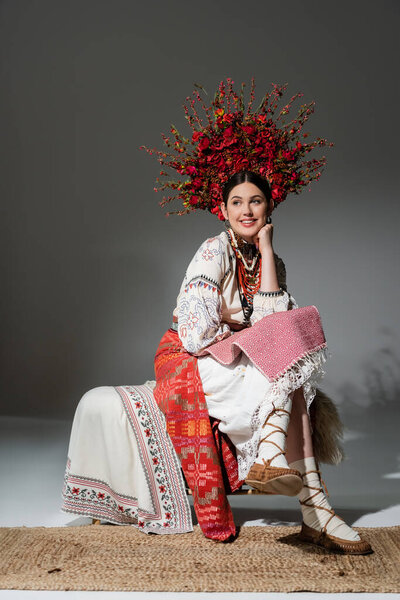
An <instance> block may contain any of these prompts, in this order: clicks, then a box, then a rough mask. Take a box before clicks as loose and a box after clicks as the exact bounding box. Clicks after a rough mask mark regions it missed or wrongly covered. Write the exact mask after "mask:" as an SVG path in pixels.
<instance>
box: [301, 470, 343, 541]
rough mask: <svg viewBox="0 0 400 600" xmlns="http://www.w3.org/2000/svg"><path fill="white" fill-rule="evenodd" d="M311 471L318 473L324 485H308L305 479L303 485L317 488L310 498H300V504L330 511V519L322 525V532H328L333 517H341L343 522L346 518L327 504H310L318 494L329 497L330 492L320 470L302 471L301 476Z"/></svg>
mask: <svg viewBox="0 0 400 600" xmlns="http://www.w3.org/2000/svg"><path fill="white" fill-rule="evenodd" d="M310 473H317V474H318V477H319V480H320V483H322V486H320V487H314V486H312V485H308V484H307V483H304V481H303V487H306V488H308V489H310V490H316V492H315V493H314V494H311V496H309V497H308V498H306V499H305V500H300V501H299V502H300V504H302V505H303V506H308V507H310V508H319V509H320V510H325V511H326V512H328V513H329V514H330V515H331V516H330V517H329V519H328V520H327V522H326V523H325V525H324V526H323V527H322V529H321V532H322V533H327V527H328V525H329V523H330V522H331V520H332V519H333V517H335V516H336V517H337V518H338V519H340V520H341V521H343V523H345V521H344V519H342V518H341V517H339V515H337V514H336V513H335V511H334V510H333V508H326V507H325V506H319V505H318V504H308V502H309V501H310V500H312V499H313V498H315V496H318V494H319V493H320V492H322V493H324V492H325V494H326V496H328V497H329V494H328V490H327V489H326V485H325V481H324V480H323V479H322V477H321V472H320V471H319V470H315V471H306V472H305V473H301V478H302V479H303V477H304V476H305V475H309V474H310Z"/></svg>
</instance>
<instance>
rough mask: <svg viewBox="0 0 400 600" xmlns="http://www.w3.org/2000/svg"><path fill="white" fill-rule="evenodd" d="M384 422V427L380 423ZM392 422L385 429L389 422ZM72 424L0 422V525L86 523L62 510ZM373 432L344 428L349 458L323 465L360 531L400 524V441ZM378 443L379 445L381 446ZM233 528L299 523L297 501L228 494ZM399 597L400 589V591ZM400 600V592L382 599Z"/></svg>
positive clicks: (47, 595) (334, 499) (340, 505)
mask: <svg viewBox="0 0 400 600" xmlns="http://www.w3.org/2000/svg"><path fill="white" fill-rule="evenodd" d="M381 425H382V424H381ZM389 425H390V424H389ZM70 427H71V423H70V422H65V421H49V420H38V419H21V418H14V417H3V418H1V419H0V481H1V482H2V493H1V495H0V496H1V498H0V526H1V527H17V526H22V525H25V526H28V527H34V526H46V527H54V526H64V525H65V526H76V525H82V524H85V523H89V522H90V520H89V519H83V518H74V517H72V516H71V515H67V514H64V513H62V512H61V511H60V504H61V488H62V482H63V475H64V468H65V461H66V453H67V448H68V439H69V432H70ZM369 429H370V428H369V427H367V426H365V427H364V430H361V431H349V432H347V435H346V438H347V441H346V445H345V449H346V454H347V457H348V458H347V460H346V461H345V462H344V463H342V464H341V465H340V466H338V467H330V466H326V467H325V468H324V470H323V475H324V479H325V482H326V484H327V486H328V490H330V501H331V504H332V505H333V507H334V508H335V509H336V511H337V513H338V514H340V515H341V516H342V517H343V518H344V519H345V520H346V521H347V522H348V523H349V524H351V525H355V526H362V527H378V526H379V527H384V526H390V525H400V493H399V487H400V485H399V484H400V469H399V465H398V457H399V447H398V441H397V439H398V436H397V435H392V434H391V429H390V431H389V430H387V431H386V435H385V431H383V432H382V427H380V431H381V435H382V436H383V437H382V440H379V439H375V438H373V439H371V432H370V430H369ZM380 442H382V443H380ZM230 500H231V505H232V507H233V511H234V516H235V521H236V523H237V524H238V525H243V526H250V525H278V524H299V523H300V511H299V509H298V502H297V500H296V499H295V498H288V497H284V496H279V497H275V498H274V497H271V498H266V497H243V496H241V497H231V499H230ZM399 592H400V590H399ZM66 594H68V598H73V599H76V598H83V599H84V600H87V599H89V598H96V599H98V600H102V599H103V598H114V597H115V596H118V597H120V596H123V597H124V598H128V599H130V598H132V599H135V600H137V599H144V598H146V599H147V598H149V599H150V598H151V599H160V598H163V599H164V598H165V599H167V598H175V597H177V596H178V597H179V599H185V600H186V599H189V598H195V599H196V600H199V599H201V598H211V597H212V598H213V599H214V598H215V599H220V598H228V597H229V598H233V597H234V598H251V597H257V598H265V599H268V600H272V599H275V598H276V599H278V598H295V597H296V598H298V597H299V594H298V593H296V594H276V593H270V594H268V593H265V594H249V593H246V594H230V593H226V594H204V593H198V594H195V593H181V594H167V593H143V592H121V593H115V592H26V591H7V590H4V591H0V600H3V599H5V598H10V600H16V599H18V600H20V599H21V600H28V599H33V598H34V599H37V598H43V599H45V600H47V599H48V600H52V599H53V598H62V597H64V598H65V595H66ZM301 596H302V597H303V598H304V597H305V598H323V599H324V600H325V599H327V598H339V597H340V598H345V597H347V596H351V597H352V598H354V597H357V596H360V597H361V596H362V598H363V600H367V599H368V598H378V597H380V595H379V594H340V595H334V594H311V593H303V594H301ZM386 598H397V599H400V593H399V594H385V599H386Z"/></svg>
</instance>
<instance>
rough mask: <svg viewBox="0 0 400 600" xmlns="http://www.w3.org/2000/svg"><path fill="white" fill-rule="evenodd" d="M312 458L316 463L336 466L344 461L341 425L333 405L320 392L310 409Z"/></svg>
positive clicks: (318, 390) (320, 391) (331, 401)
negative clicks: (313, 457)
mask: <svg viewBox="0 0 400 600" xmlns="http://www.w3.org/2000/svg"><path fill="white" fill-rule="evenodd" d="M310 418H311V425H312V440H313V446H314V456H315V459H316V461H317V462H321V463H328V464H331V465H337V464H339V463H340V462H342V460H343V459H344V456H345V454H344V450H343V446H342V440H343V423H342V421H341V419H340V416H339V412H338V409H337V408H336V405H335V403H334V402H333V400H332V399H331V398H329V396H327V395H326V394H325V392H323V391H322V390H320V389H318V388H317V393H316V395H315V398H314V400H313V401H312V403H311V407H310Z"/></svg>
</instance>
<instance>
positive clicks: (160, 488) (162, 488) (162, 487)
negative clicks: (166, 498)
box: [158, 485, 167, 494]
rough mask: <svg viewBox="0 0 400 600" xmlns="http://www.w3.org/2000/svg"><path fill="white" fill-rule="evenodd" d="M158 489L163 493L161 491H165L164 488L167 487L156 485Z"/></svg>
mask: <svg viewBox="0 0 400 600" xmlns="http://www.w3.org/2000/svg"><path fill="white" fill-rule="evenodd" d="M158 489H159V490H160V492H161V493H162V494H163V493H164V492H165V491H166V489H167V488H166V487H165V485H160V486H159V487H158Z"/></svg>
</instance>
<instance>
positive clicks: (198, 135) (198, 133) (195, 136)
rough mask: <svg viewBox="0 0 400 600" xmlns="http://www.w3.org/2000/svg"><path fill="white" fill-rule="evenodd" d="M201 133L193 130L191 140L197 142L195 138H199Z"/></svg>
mask: <svg viewBox="0 0 400 600" xmlns="http://www.w3.org/2000/svg"><path fill="white" fill-rule="evenodd" d="M202 135H203V132H202V131H195V132H194V133H193V135H192V142H197V140H199V139H200V138H201V136H202Z"/></svg>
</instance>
